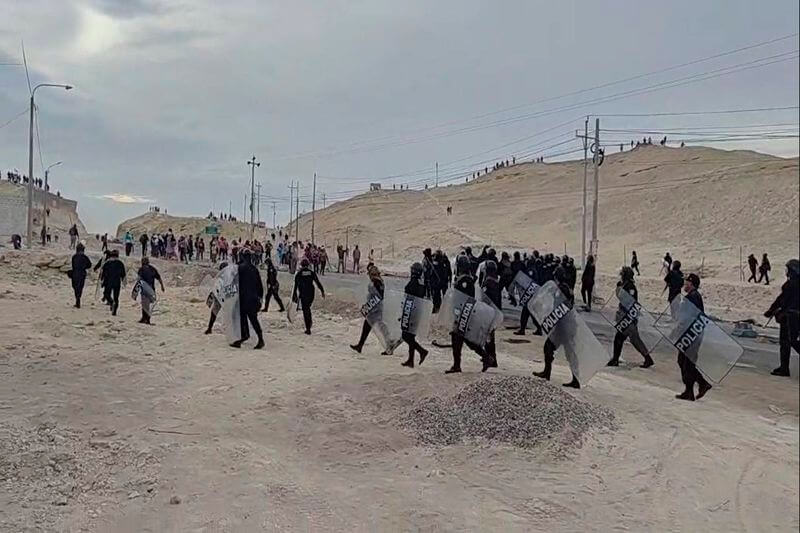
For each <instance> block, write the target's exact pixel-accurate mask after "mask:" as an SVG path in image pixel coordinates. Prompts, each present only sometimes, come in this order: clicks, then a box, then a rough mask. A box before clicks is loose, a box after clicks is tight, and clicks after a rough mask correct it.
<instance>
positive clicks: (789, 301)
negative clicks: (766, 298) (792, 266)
mask: <svg viewBox="0 0 800 533" xmlns="http://www.w3.org/2000/svg"><path fill="white" fill-rule="evenodd" d="M764 315H765V316H768V317H772V316H774V317H775V319H776V320H777V322H778V324H779V325H780V333H779V339H780V354H781V366H779V367H778V368H776V369H775V370H774V371H773V374H775V375H781V376H788V375H789V358H790V356H791V349H792V348H794V350H795V351H796V352H797V353H800V278H798V277H795V276H792V277H790V278H789V279H787V280H786V283H784V284H783V286H782V287H781V293H780V294H779V295H778V297H777V298H775V301H774V302H772V305H771V306H769V310H767V312H766V313H764Z"/></svg>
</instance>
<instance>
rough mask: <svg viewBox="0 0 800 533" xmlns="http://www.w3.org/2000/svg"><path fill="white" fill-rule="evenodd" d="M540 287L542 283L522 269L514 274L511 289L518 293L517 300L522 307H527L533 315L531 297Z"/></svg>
mask: <svg viewBox="0 0 800 533" xmlns="http://www.w3.org/2000/svg"><path fill="white" fill-rule="evenodd" d="M539 288H540V285H539V284H538V283H536V282H535V281H533V280H532V279H531V277H530V276H528V274H526V273H525V272H523V271H522V270H520V271H519V272H517V275H516V276H514V280H513V281H512V282H511V286H510V287H509V290H510V291H514V292H516V293H517V301H518V302H519V305H520V307H527V308H528V311H529V312H530V313H531V315H532V314H533V309H532V308H531V299H532V298H533V296H534V295H535V294H536V291H538V290H539Z"/></svg>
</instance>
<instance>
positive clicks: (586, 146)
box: [581, 117, 589, 269]
mask: <svg viewBox="0 0 800 533" xmlns="http://www.w3.org/2000/svg"><path fill="white" fill-rule="evenodd" d="M583 131H584V134H583V211H582V213H583V215H582V217H581V220H582V221H583V223H582V226H581V269H584V268H586V185H587V183H586V182H587V169H588V166H589V163H588V161H587V153H588V151H589V117H586V122H584V125H583Z"/></svg>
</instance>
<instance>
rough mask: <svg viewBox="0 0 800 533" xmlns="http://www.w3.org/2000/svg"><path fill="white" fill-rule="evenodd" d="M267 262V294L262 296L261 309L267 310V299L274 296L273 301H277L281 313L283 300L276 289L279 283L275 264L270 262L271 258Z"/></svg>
mask: <svg viewBox="0 0 800 533" xmlns="http://www.w3.org/2000/svg"><path fill="white" fill-rule="evenodd" d="M266 264H267V295H266V296H264V309H263V311H264V312H265V313H266V312H267V311H268V310H269V300H270V298H275V301H276V302H278V305H279V306H281V309H280V311H281V313H282V312H283V301H282V300H281V297H280V296H279V295H278V289H280V283H278V271H277V270H276V269H275V265H273V264H272V261H271V260H269V259H268V260H267V261H266Z"/></svg>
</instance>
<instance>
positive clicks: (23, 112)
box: [0, 108, 28, 129]
mask: <svg viewBox="0 0 800 533" xmlns="http://www.w3.org/2000/svg"><path fill="white" fill-rule="evenodd" d="M27 112H28V108H25V109H23V110H22V111H20V112H19V113H17V114H16V115H14V116H13V117H11V118H10V119H8V120H7V121H5V122H3V123H2V124H0V129H3V128H5V127H6V126H8V125H9V124H11V123H12V122H14V121H15V120H17V119H18V118H20V117H22V116H24V115H25V113H27Z"/></svg>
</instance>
